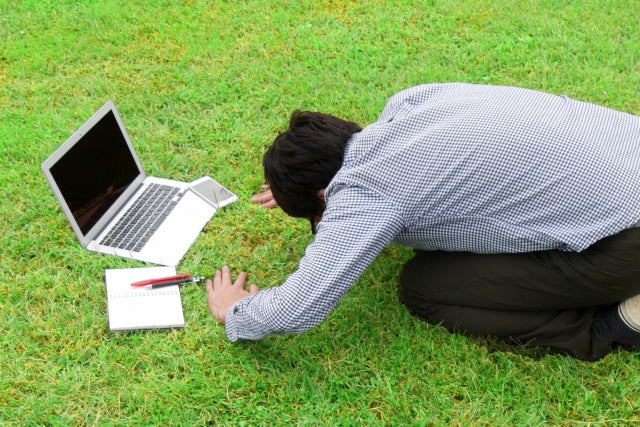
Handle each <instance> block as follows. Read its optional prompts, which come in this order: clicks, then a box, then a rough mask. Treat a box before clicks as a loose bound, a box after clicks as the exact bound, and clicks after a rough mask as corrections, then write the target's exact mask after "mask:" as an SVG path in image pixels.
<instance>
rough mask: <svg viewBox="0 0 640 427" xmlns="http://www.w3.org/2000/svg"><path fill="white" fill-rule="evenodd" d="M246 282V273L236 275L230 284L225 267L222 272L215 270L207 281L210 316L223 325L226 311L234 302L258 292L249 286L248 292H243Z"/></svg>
mask: <svg viewBox="0 0 640 427" xmlns="http://www.w3.org/2000/svg"><path fill="white" fill-rule="evenodd" d="M246 280H247V273H245V272H244V271H243V272H241V273H240V274H239V275H238V278H237V279H236V281H235V282H233V283H232V282H231V272H230V271H229V267H227V266H226V265H225V266H224V267H222V270H217V271H216V274H215V275H214V276H213V280H211V279H207V282H206V287H207V305H208V306H209V311H210V312H211V315H212V316H213V317H215V318H216V319H218V320H219V321H220V322H222V323H224V318H225V315H226V314H227V310H228V309H229V307H231V306H232V305H233V304H235V303H236V302H238V301H240V300H241V299H242V298H244V297H247V296H249V295H253V294H255V293H256V292H258V291H259V290H260V288H258V287H257V286H256V285H253V284H252V285H251V286H249V291H245V289H244V283H245V281H246Z"/></svg>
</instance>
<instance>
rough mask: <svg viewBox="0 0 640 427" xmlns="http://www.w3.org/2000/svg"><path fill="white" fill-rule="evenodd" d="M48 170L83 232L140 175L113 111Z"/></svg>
mask: <svg viewBox="0 0 640 427" xmlns="http://www.w3.org/2000/svg"><path fill="white" fill-rule="evenodd" d="M50 171H51V175H52V177H53V179H54V180H55V182H56V184H57V186H58V188H59V190H60V193H61V194H62V197H64V199H65V201H66V203H67V205H68V206H69V209H70V210H71V213H72V215H73V217H74V218H75V220H76V222H77V224H78V226H79V227H80V230H81V231H82V233H83V234H85V235H86V234H87V232H88V231H89V230H90V229H91V227H93V226H94V225H95V224H96V222H98V220H100V218H101V217H102V215H103V214H104V213H105V212H106V211H107V210H108V209H109V207H110V206H111V205H112V204H113V203H114V202H115V200H116V199H117V198H118V196H119V195H120V194H122V192H123V191H124V190H126V189H127V187H128V186H129V185H131V183H132V182H133V180H134V179H135V178H136V177H138V176H139V175H140V170H139V169H138V166H137V164H136V162H135V160H134V158H133V156H132V154H131V151H130V150H129V147H128V145H127V141H126V140H125V137H124V135H123V134H122V131H121V129H120V126H119V125H118V122H117V120H116V118H115V115H114V113H113V111H109V112H108V113H107V114H106V115H105V116H104V117H102V118H101V119H100V120H99V121H98V122H97V123H96V124H95V125H94V126H93V127H92V128H91V129H90V130H89V131H88V132H87V133H86V134H85V135H83V136H82V137H81V138H80V140H79V141H78V142H77V143H76V144H75V145H74V146H73V147H72V148H71V149H70V150H69V151H67V152H66V153H65V154H64V155H63V157H61V158H60V159H59V160H58V161H57V162H56V163H55V164H54V165H53V166H52V167H51V169H50Z"/></svg>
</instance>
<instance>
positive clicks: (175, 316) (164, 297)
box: [104, 267, 184, 331]
mask: <svg viewBox="0 0 640 427" xmlns="http://www.w3.org/2000/svg"><path fill="white" fill-rule="evenodd" d="M175 274H176V269H175V267H143V268H123V269H111V270H105V274H104V276H105V285H106V288H107V312H108V316H109V329H110V330H111V331H127V330H135V329H162V328H182V327H184V314H183V312H182V299H181V298H180V287H179V286H177V285H175V286H166V287H163V288H157V289H151V288H148V287H143V288H134V287H132V286H131V283H133V282H137V281H139V280H144V279H153V278H159V277H167V276H173V275H175Z"/></svg>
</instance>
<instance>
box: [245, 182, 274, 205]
mask: <svg viewBox="0 0 640 427" xmlns="http://www.w3.org/2000/svg"><path fill="white" fill-rule="evenodd" d="M262 189H263V190H265V191H263V192H262V193H258V194H255V195H254V196H253V197H251V201H252V202H256V203H262V207H263V208H275V207H276V206H278V202H276V199H274V198H273V194H271V189H270V188H269V185H268V184H264V185H262Z"/></svg>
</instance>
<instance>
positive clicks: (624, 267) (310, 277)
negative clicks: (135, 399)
mask: <svg viewBox="0 0 640 427" xmlns="http://www.w3.org/2000/svg"><path fill="white" fill-rule="evenodd" d="M263 166H264V170H265V178H266V180H267V183H268V184H267V187H265V188H266V191H265V192H264V193H262V194H259V195H256V196H254V197H253V200H254V201H256V202H260V203H263V206H265V207H273V206H275V205H278V206H280V207H281V208H282V209H283V210H284V211H285V212H286V213H288V214H289V215H292V216H295V217H302V218H308V219H309V220H310V221H311V224H312V228H313V229H314V230H315V229H316V227H317V234H316V236H315V239H314V241H313V243H311V244H310V245H309V246H308V248H307V250H306V252H305V255H304V257H303V258H302V259H301V260H300V263H299V266H298V269H297V270H296V271H295V272H294V273H293V274H291V276H289V277H288V279H287V280H286V281H285V282H284V283H283V284H282V285H280V286H275V287H271V288H269V289H265V290H259V289H258V287H257V286H255V285H251V286H250V287H249V290H248V291H246V290H245V289H244V284H245V280H246V274H245V273H240V275H239V276H238V278H237V280H236V281H235V282H232V279H231V273H230V271H229V269H228V268H227V267H223V268H222V270H219V271H217V272H216V274H215V276H214V278H213V280H212V281H211V280H210V281H208V283H207V293H208V297H207V301H208V304H209V308H210V310H211V313H212V315H213V316H214V317H215V318H217V319H219V320H220V321H222V322H224V323H225V327H226V332H227V337H228V338H229V339H230V340H231V341H235V340H237V339H261V338H263V337H265V336H267V335H270V334H276V333H284V332H302V331H305V330H307V329H309V328H311V327H313V326H314V325H316V324H317V323H319V322H321V321H322V320H323V319H324V317H325V316H326V315H327V314H328V313H329V311H330V310H331V309H332V308H333V307H334V306H335V305H336V304H337V303H338V301H339V300H340V299H341V298H342V296H343V295H344V294H345V293H346V291H347V290H348V289H349V287H350V286H351V285H352V284H353V282H354V281H355V280H356V279H357V277H358V276H359V275H360V274H361V273H362V271H363V270H364V269H365V268H366V267H367V266H368V265H369V264H370V263H371V262H372V261H373V260H374V259H375V258H376V256H377V255H378V254H379V253H380V252H381V251H382V249H383V248H384V247H385V246H386V245H387V244H389V243H391V242H396V243H400V244H404V245H407V246H410V247H413V248H415V249H416V255H415V257H414V258H413V259H412V260H410V261H409V262H408V263H407V265H406V266H405V267H404V269H403V273H402V276H401V280H400V282H401V283H400V296H401V299H402V300H403V302H404V303H405V304H406V305H407V306H408V307H409V309H410V310H411V311H412V312H413V313H415V314H416V315H418V316H420V317H422V318H424V319H426V320H428V321H431V322H436V323H442V324H443V325H444V326H445V327H447V328H448V329H451V330H459V331H464V332H467V333H472V334H478V335H490V336H495V337H498V338H500V339H503V340H505V341H512V342H518V343H524V344H528V345H539V346H551V347H556V348H559V349H563V350H566V351H568V352H570V353H573V354H574V355H576V356H577V357H580V358H582V359H585V360H596V359H598V358H600V357H602V356H604V355H605V354H606V353H608V352H609V351H610V350H611V349H612V348H614V347H615V346H618V345H623V346H626V347H630V348H637V347H639V346H640V332H638V331H640V297H636V298H634V296H635V295H639V294H640V228H636V227H635V225H636V224H637V223H638V222H640V118H639V117H637V116H634V115H631V114H628V113H624V112H620V111H616V110H612V109H609V108H605V107H602V106H598V105H594V104H590V103H586V102H581V101H577V100H574V99H571V98H568V97H566V96H557V95H552V94H548V93H543V92H539V91H534V90H530V89H523V88H515V87H502V86H485V85H473V84H465V83H441V84H426V85H421V86H417V87H413V88H410V89H407V90H404V91H402V92H400V93H398V94H396V95H395V96H393V97H391V98H390V99H389V101H388V103H387V105H386V106H385V108H384V110H383V112H382V114H381V115H380V117H379V118H378V120H377V121H376V122H374V123H372V124H370V125H368V126H366V127H365V128H364V129H361V128H360V126H358V125H357V124H355V123H352V122H348V121H344V120H341V119H338V118H336V117H333V116H329V115H325V114H321V113H311V112H296V113H294V114H293V116H292V117H291V120H290V124H289V129H288V130H287V131H286V132H284V133H282V134H281V135H279V136H278V137H277V138H276V140H275V141H274V143H273V145H272V146H271V147H270V148H269V150H268V151H267V153H266V154H265V157H264V161H263Z"/></svg>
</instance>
